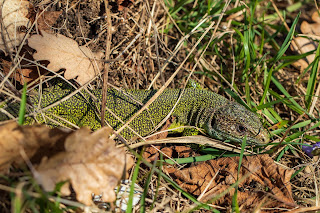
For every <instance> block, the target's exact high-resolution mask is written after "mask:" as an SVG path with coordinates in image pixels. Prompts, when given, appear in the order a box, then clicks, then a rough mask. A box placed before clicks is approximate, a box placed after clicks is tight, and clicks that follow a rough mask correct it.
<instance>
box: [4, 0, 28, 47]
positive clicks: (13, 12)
mask: <svg viewBox="0 0 320 213" xmlns="http://www.w3.org/2000/svg"><path fill="white" fill-rule="evenodd" d="M0 7H1V12H2V13H1V15H2V24H3V25H2V26H3V29H5V30H4V31H2V29H0V49H1V50H3V51H4V52H5V53H8V51H9V52H11V51H12V50H13V49H14V47H15V46H18V45H19V44H20V43H21V41H22V40H23V37H24V36H25V33H21V32H20V31H19V28H21V27H28V23H29V22H30V20H29V19H28V18H27V17H28V13H29V8H30V7H31V4H30V3H29V1H27V0H0Z"/></svg>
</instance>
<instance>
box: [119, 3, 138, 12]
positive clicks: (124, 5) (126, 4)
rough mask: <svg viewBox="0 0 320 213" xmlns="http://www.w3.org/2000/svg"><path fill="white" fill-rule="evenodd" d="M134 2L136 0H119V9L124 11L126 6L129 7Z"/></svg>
mask: <svg viewBox="0 0 320 213" xmlns="http://www.w3.org/2000/svg"><path fill="white" fill-rule="evenodd" d="M133 2H134V0H117V4H118V10H119V11H122V10H123V9H124V8H127V7H129V6H130V5H132V3H133Z"/></svg>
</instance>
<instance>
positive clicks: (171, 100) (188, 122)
mask: <svg viewBox="0 0 320 213" xmlns="http://www.w3.org/2000/svg"><path fill="white" fill-rule="evenodd" d="M72 91H74V89H72V87H71V86H69V85H66V84H65V83H57V84H55V86H53V87H49V88H47V89H44V90H43V93H42V96H41V100H40V108H44V107H47V106H49V105H51V104H53V103H55V102H57V101H59V100H60V99H61V98H63V97H66V96H68V95H69V94H70V93H71V92H72ZM182 91H183V90H181V89H167V90H165V91H164V92H163V93H162V94H161V95H160V96H159V97H158V98H157V99H156V100H155V101H154V102H153V103H152V104H151V105H150V106H149V107H148V110H145V111H143V112H142V113H141V114H140V115H138V116H137V117H136V118H135V119H134V120H133V121H132V122H131V123H130V124H129V126H130V127H131V128H132V129H133V130H134V131H136V132H137V133H138V134H139V135H141V136H146V135H148V134H150V133H152V132H153V131H154V128H155V126H157V125H158V124H159V123H160V122H161V121H162V120H163V119H164V118H166V116H167V115H168V114H169V113H170V111H171V109H172V108H173V106H174V105H175V103H176V102H177V100H178V98H179V96H180V94H181V93H182ZM92 93H93V94H94V95H95V97H96V98H97V100H101V97H102V95H101V90H95V91H93V92H92ZM124 93H127V94H124ZM155 93H156V91H155V90H153V91H150V90H126V91H125V92H119V91H116V90H114V89H109V90H108V95H107V102H106V105H107V108H108V109H110V110H111V111H112V112H113V113H114V114H115V115H116V116H118V117H119V118H120V119H121V120H122V121H123V122H124V123H125V122H126V121H128V120H129V119H130V117H131V116H133V115H134V114H135V113H136V112H137V111H138V110H139V109H140V108H141V107H142V105H141V104H145V103H146V102H147V101H148V100H149V99H150V98H151V97H152V96H153V95H154V94H155ZM128 94H129V95H128ZM38 97H39V95H36V94H33V95H31V96H30V97H29V98H30V100H31V101H32V103H33V105H34V106H35V107H36V106H38V104H39V98H38ZM137 101H138V102H137ZM5 109H6V110H7V111H8V112H9V113H11V114H12V115H13V116H15V117H16V116H17V114H18V106H17V104H16V105H14V104H11V105H10V104H9V105H8V106H7V107H6V108H5ZM99 111H100V104H99V103H98V102H97V101H95V100H94V99H93V98H92V96H90V95H89V94H87V93H86V92H83V91H82V92H81V93H77V94H76V95H74V96H72V97H70V98H69V99H68V100H66V101H64V102H62V103H60V104H59V105H57V106H55V107H52V108H50V109H49V110H47V111H46V112H44V114H45V115H46V116H48V117H50V118H52V119H54V120H59V119H57V118H55V117H53V116H52V114H54V115H56V116H59V117H61V118H63V119H65V120H67V121H69V122H71V123H73V124H75V125H78V126H89V127H90V128H91V129H93V130H96V129H99V128H100V127H101V125H100V121H99V118H98V117H97V113H96V112H99ZM172 115H173V116H174V117H176V118H175V119H176V123H178V124H179V125H185V126H197V127H199V128H202V129H204V131H205V132H206V133H207V134H208V135H209V136H211V137H213V138H216V139H220V140H230V141H234V142H242V141H243V139H244V137H245V136H246V137H247V143H250V144H266V143H268V141H269V136H268V133H267V131H266V130H265V129H264V128H263V126H262V124H261V122H260V120H259V118H258V117H257V116H256V115H255V114H254V113H252V112H251V111H248V110H247V109H245V108H244V107H243V106H242V105H239V104H238V103H235V102H231V101H229V100H227V99H225V98H224V97H222V96H220V95H218V94H215V93H213V92H210V91H207V90H203V89H195V88H187V89H185V90H184V92H183V95H182V96H181V99H180V101H179V102H178V104H177V105H176V107H175V109H174V111H173V112H172ZM35 118H36V120H37V121H38V122H40V123H44V122H45V123H47V124H49V125H54V124H53V123H52V122H51V121H49V120H48V119H46V120H45V119H44V116H43V114H42V115H41V114H40V113H38V114H37V116H35ZM7 119H8V117H7V116H6V115H5V114H3V113H0V120H7ZM106 120H107V122H108V123H109V124H110V125H111V126H112V127H113V128H114V129H115V130H117V129H119V128H120V127H121V126H122V123H121V122H120V121H119V120H118V119H117V118H115V117H114V116H113V115H112V114H110V113H109V112H108V111H106ZM30 121H31V119H30V118H29V119H27V123H30ZM59 122H60V123H64V124H66V123H65V122H63V121H62V120H60V121H59ZM66 125H68V124H66ZM121 135H122V136H124V137H125V138H127V139H130V138H132V137H133V136H134V135H135V134H134V133H133V132H132V131H131V130H130V129H129V128H125V129H124V130H123V131H122V132H121Z"/></svg>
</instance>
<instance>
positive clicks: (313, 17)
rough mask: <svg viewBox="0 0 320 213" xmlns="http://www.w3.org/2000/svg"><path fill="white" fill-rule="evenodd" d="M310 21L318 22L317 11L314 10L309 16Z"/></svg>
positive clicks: (319, 17) (319, 20) (319, 21)
mask: <svg viewBox="0 0 320 213" xmlns="http://www.w3.org/2000/svg"><path fill="white" fill-rule="evenodd" d="M311 19H312V21H314V22H316V23H319V24H320V16H319V11H315V12H314V13H313V14H312V16H311Z"/></svg>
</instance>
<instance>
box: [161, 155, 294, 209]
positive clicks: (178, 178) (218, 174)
mask: <svg viewBox="0 0 320 213" xmlns="http://www.w3.org/2000/svg"><path fill="white" fill-rule="evenodd" d="M238 162H239V157H230V158H220V159H217V160H209V161H206V162H203V163H198V164H197V165H195V166H192V167H190V168H186V169H183V170H179V169H175V168H170V167H168V169H167V172H168V173H170V175H171V177H173V179H174V180H175V182H177V183H178V184H179V185H180V186H181V187H182V188H183V189H185V190H186V191H188V192H189V193H192V194H194V195H200V194H201V193H204V195H203V197H202V198H201V201H203V202H208V201H210V200H212V199H213V198H215V197H216V196H217V195H219V194H220V193H222V192H225V191H226V190H228V189H230V186H231V185H232V184H234V183H236V181H237V173H238ZM293 172H294V171H293V170H286V169H283V168H281V167H280V166H278V165H276V164H275V163H274V162H273V160H272V158H270V157H269V156H268V155H258V156H247V157H244V158H243V161H242V164H241V169H240V173H239V179H241V178H242V177H246V178H245V180H244V181H243V182H241V183H240V184H239V191H238V196H237V198H238V204H239V206H242V210H243V211H244V212H247V211H250V212H251V211H252V210H253V209H254V208H255V207H256V206H257V205H259V204H262V206H263V207H268V208H277V207H286V208H292V207H294V206H296V204H295V202H294V200H293V198H292V191H291V185H290V178H291V175H292V174H293ZM209 183H210V186H209V187H208V188H207V189H206V187H207V186H208V184H209ZM205 190H206V191H205ZM233 194H234V189H232V188H231V190H230V191H229V192H228V193H227V194H226V195H225V196H223V197H221V198H220V199H218V200H216V201H214V202H213V203H214V204H217V205H222V204H224V205H227V206H230V205H231V202H232V196H233ZM252 204H254V205H252Z"/></svg>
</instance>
